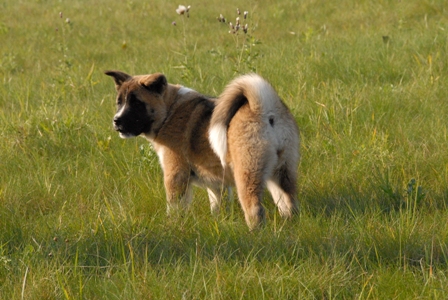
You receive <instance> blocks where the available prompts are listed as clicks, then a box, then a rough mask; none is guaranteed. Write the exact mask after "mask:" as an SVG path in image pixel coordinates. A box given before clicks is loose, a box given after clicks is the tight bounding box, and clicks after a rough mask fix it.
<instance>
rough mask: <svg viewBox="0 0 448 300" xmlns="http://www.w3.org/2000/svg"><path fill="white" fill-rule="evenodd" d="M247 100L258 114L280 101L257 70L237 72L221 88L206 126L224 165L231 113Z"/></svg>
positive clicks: (264, 112)
mask: <svg viewBox="0 0 448 300" xmlns="http://www.w3.org/2000/svg"><path fill="white" fill-rule="evenodd" d="M246 101H247V103H248V104H249V107H250V109H251V110H252V111H254V112H255V113H257V114H260V115H266V114H268V113H269V112H271V111H274V108H275V107H276V105H278V104H279V103H280V99H279V97H278V95H277V93H276V92H275V90H274V89H273V88H272V86H271V85H270V84H269V83H268V82H267V81H266V80H264V79H263V78H262V77H261V76H259V75H256V74H248V75H243V76H240V77H238V78H236V79H234V80H233V81H232V82H231V83H230V84H229V85H228V86H227V87H226V88H225V89H224V91H223V93H222V94H221V95H220V96H219V98H218V100H217V102H216V107H215V110H214V112H213V115H212V118H211V121H210V129H209V141H210V144H211V147H212V149H213V151H214V152H215V153H216V155H217V156H218V157H219V159H220V160H221V164H222V166H223V167H225V165H226V156H227V128H228V126H229V123H230V120H231V119H232V117H233V116H234V115H235V113H236V112H237V110H238V109H239V108H240V107H241V106H242V105H243V104H245V103H246Z"/></svg>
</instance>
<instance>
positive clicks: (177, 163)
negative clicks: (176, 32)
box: [105, 71, 299, 229]
mask: <svg viewBox="0 0 448 300" xmlns="http://www.w3.org/2000/svg"><path fill="white" fill-rule="evenodd" d="M105 74H106V75H109V76H111V77H112V78H113V79H114V81H115V88H116V90H117V94H118V95H117V98H116V103H117V113H116V114H115V116H114V119H113V126H114V129H115V130H116V131H118V132H119V134H120V137H122V138H130V137H135V136H139V135H141V136H143V137H145V138H146V139H147V140H148V141H150V142H151V143H152V145H153V147H154V149H155V151H156V152H157V155H158V157H159V160H160V164H161V166H162V169H163V176H164V184H165V189H166V197H167V202H168V212H169V211H170V210H172V209H178V208H184V207H187V206H188V204H189V203H190V201H191V198H192V184H196V185H199V186H202V187H205V188H206V189H207V192H208V195H209V199H210V206H211V210H212V212H213V213H217V212H218V210H219V207H220V202H221V191H222V189H223V187H227V186H230V185H235V186H236V189H237V193H238V199H239V201H240V204H241V207H242V209H243V211H244V216H245V219H246V223H247V225H248V226H249V228H250V229H254V228H256V227H258V226H259V225H260V224H261V223H262V222H263V219H264V210H263V206H262V203H261V200H262V196H263V191H264V188H265V187H267V188H268V190H269V191H270V193H271V195H272V198H273V200H274V202H275V204H276V205H277V207H278V209H279V211H280V214H281V215H282V216H284V217H290V216H292V215H293V214H294V213H296V212H297V211H298V203H297V198H296V194H297V167H298V161H299V130H298V127H297V124H296V122H295V120H294V118H293V116H292V114H291V113H290V111H289V110H288V108H287V107H286V106H285V104H284V103H283V102H282V101H281V100H280V98H279V96H278V95H277V93H276V92H275V90H274V89H273V88H272V86H271V85H270V84H269V83H268V82H267V81H265V80H264V79H263V78H262V77H260V76H259V75H256V74H248V75H243V76H240V77H238V78H236V79H235V80H233V81H232V82H230V84H229V85H228V86H227V87H226V88H225V89H224V91H223V93H222V94H221V95H220V96H219V97H218V98H209V97H206V96H204V95H201V94H200V93H198V92H196V91H194V90H192V89H189V88H186V87H183V86H180V85H173V84H169V83H168V82H167V79H166V77H165V76H164V75H163V74H160V73H155V74H150V75H139V76H131V75H128V74H126V73H124V72H121V71H106V72H105Z"/></svg>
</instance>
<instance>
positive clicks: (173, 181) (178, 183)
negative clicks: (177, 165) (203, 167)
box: [164, 172, 192, 214]
mask: <svg viewBox="0 0 448 300" xmlns="http://www.w3.org/2000/svg"><path fill="white" fill-rule="evenodd" d="M164 177H165V178H164V179H165V190H166V199H167V213H168V214H172V212H173V211H178V210H185V209H186V208H188V206H189V205H190V203H191V199H192V185H191V182H190V174H189V172H179V173H175V174H167V175H165V176H164Z"/></svg>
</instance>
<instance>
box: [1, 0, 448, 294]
mask: <svg viewBox="0 0 448 300" xmlns="http://www.w3.org/2000/svg"><path fill="white" fill-rule="evenodd" d="M179 4H184V5H191V8H190V11H189V16H188V17H187V15H186V14H184V15H178V14H177V13H176V8H177V7H178V5H179ZM237 8H239V9H240V10H241V13H243V12H244V11H248V17H247V19H246V20H244V19H243V15H240V19H241V23H243V24H246V23H247V24H248V32H247V34H245V33H243V32H242V31H241V29H240V30H239V31H238V32H237V34H232V33H229V31H232V29H231V28H230V26H229V25H228V24H226V23H223V22H218V20H217V18H218V17H219V15H220V14H222V15H223V16H224V17H225V18H226V21H227V22H228V21H230V22H232V23H233V24H235V23H236V21H235V18H236V17H237V16H238V15H237V11H236V9H237ZM0 11H1V13H0V44H1V46H0V140H1V142H0V299H417V298H418V299H446V298H448V132H447V124H448V120H447V116H448V11H447V8H446V3H445V1H443V0H425V1H418V0H409V1H392V0H380V1H367V0H364V1H356V0H341V1H323V0H303V1H292V0H276V1H274V0H266V1H246V2H244V3H242V2H240V1H235V0H229V1H226V2H222V1H217V0H209V1H198V0H191V1H190V2H189V3H177V2H172V1H165V0H153V1H140V0H133V1H131V0H127V1H111V0H97V1H86V0H79V1H56V0H48V1H43V0H28V1H21V0H19V1H12V0H4V1H2V2H1V3H0ZM108 69H118V70H122V71H125V72H128V73H130V74H147V73H153V72H162V73H164V74H166V76H167V78H168V80H169V81H170V82H171V83H179V84H182V85H185V86H187V87H191V88H194V89H196V90H198V91H201V92H203V93H204V94H208V95H219V93H220V91H221V90H222V89H223V87H224V86H225V85H226V84H227V82H229V81H230V80H231V79H232V78H234V77H235V76H237V75H238V74H244V73H248V72H257V73H259V74H261V75H262V76H264V77H265V78H266V79H268V80H269V81H270V82H271V83H272V85H273V86H274V87H275V88H276V90H277V91H278V93H279V94H280V96H281V97H282V99H283V100H284V102H285V104H286V105H287V106H288V107H289V108H290V109H291V111H292V112H293V114H294V116H295V118H296V120H297V123H298V125H299V128H300V130H301V162H300V165H299V174H300V179H299V186H300V188H299V195H298V198H299V200H300V204H301V211H300V215H299V216H298V217H297V218H295V219H292V220H283V219H282V218H280V216H279V214H278V212H277V211H276V209H275V206H274V205H273V204H272V202H271V201H270V197H269V195H268V194H267V193H266V195H265V199H264V205H265V207H266V211H267V218H266V225H265V226H264V227H263V228H261V229H259V230H258V231H255V232H249V230H248V229H247V226H246V224H245V222H244V217H243V215H242V212H241V209H240V207H239V204H238V202H237V200H236V199H235V200H234V201H233V202H230V201H229V202H226V203H224V204H223V212H222V213H221V214H220V215H219V216H218V217H212V216H211V215H210V212H209V205H208V199H207V195H206V192H205V191H204V190H201V189H195V196H194V203H193V205H192V207H191V209H190V210H189V211H188V212H187V213H185V214H184V215H182V216H173V217H167V216H166V202H165V193H164V189H163V182H162V173H161V169H160V167H159V165H158V160H157V156H156V155H155V153H154V151H153V150H152V149H151V147H150V145H149V144H148V142H147V141H146V140H144V139H143V138H135V139H128V140H122V139H120V138H119V137H118V135H117V134H116V133H115V132H114V131H113V128H112V117H113V115H114V112H115V104H114V102H115V89H114V85H113V81H112V80H111V79H110V78H109V77H107V76H105V75H104V74H103V72H104V71H105V70H108Z"/></svg>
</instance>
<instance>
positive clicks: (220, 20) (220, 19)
mask: <svg viewBox="0 0 448 300" xmlns="http://www.w3.org/2000/svg"><path fill="white" fill-rule="evenodd" d="M218 22H222V23H225V22H226V18H224V16H223V15H222V14H219V17H218Z"/></svg>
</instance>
